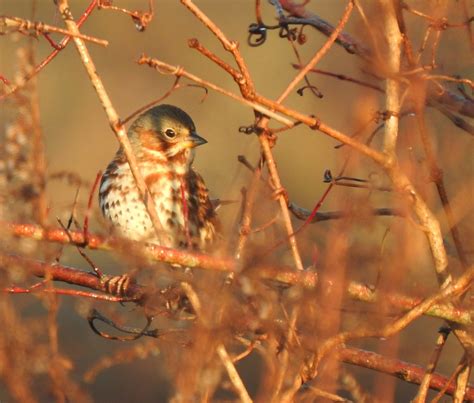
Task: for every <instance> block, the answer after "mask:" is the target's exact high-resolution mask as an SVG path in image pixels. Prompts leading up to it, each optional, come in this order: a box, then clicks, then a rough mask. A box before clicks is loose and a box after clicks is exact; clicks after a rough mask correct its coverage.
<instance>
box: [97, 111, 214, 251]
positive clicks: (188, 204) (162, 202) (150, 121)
mask: <svg viewBox="0 0 474 403" xmlns="http://www.w3.org/2000/svg"><path fill="white" fill-rule="evenodd" d="M127 136H128V139H129V141H130V144H131V147H132V151H133V153H134V155H135V157H136V160H137V165H138V168H139V170H140V172H141V174H142V176H143V179H144V181H145V183H146V185H147V187H148V189H149V191H150V194H151V197H152V199H153V202H154V205H155V209H156V212H157V215H158V218H159V220H160V222H161V225H162V227H163V228H162V229H163V231H162V232H163V233H162V234H161V236H160V237H159V238H158V237H157V235H156V232H155V229H154V226H153V224H152V221H151V219H150V216H149V215H148V212H147V209H146V207H145V205H144V204H143V201H142V198H141V196H140V193H139V190H138V188H137V186H136V184H135V180H134V178H133V175H132V172H131V170H130V166H129V164H128V162H127V159H126V156H125V153H124V150H123V147H122V146H120V147H119V149H118V151H117V153H116V154H115V157H114V158H113V159H112V161H111V162H110V163H109V164H108V166H107V168H106V170H105V171H104V174H103V175H102V178H101V182H100V187H99V205H100V209H101V211H102V214H103V216H104V217H105V218H106V219H107V220H108V221H110V222H111V223H112V228H113V231H116V232H118V234H119V235H120V236H122V237H125V238H128V239H130V240H133V241H140V242H147V243H152V244H158V245H160V246H165V247H169V248H179V249H191V250H196V251H207V250H209V248H210V247H211V246H212V244H213V243H214V241H215V239H216V233H217V227H218V220H217V216H216V212H215V210H214V207H213V204H212V203H211V201H210V199H209V191H208V189H207V187H206V185H205V183H204V180H203V178H202V176H201V175H199V173H198V172H197V171H196V170H195V169H194V168H193V166H192V164H193V161H194V155H195V148H196V147H198V146H201V145H203V144H206V143H207V141H206V140H205V139H204V138H203V137H201V136H200V135H198V134H197V132H196V127H195V125H194V122H193V120H192V119H191V117H190V116H189V115H188V114H187V113H186V112H184V111H183V110H182V109H180V108H178V107H176V106H173V105H167V104H162V105H158V106H155V107H153V108H150V109H148V110H147V111H145V112H144V113H142V114H141V115H140V116H139V117H138V118H137V119H136V120H135V121H134V122H133V123H132V124H131V126H130V128H129V129H128V131H127Z"/></svg>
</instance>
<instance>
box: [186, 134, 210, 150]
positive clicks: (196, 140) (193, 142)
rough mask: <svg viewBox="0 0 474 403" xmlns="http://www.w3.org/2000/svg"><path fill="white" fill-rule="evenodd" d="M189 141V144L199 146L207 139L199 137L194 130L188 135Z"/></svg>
mask: <svg viewBox="0 0 474 403" xmlns="http://www.w3.org/2000/svg"><path fill="white" fill-rule="evenodd" d="M189 141H190V143H191V144H190V146H191V147H197V146H201V145H203V144H206V143H207V140H206V139H205V138H203V137H201V136H200V135H199V134H197V133H196V132H192V133H191V135H190V136H189Z"/></svg>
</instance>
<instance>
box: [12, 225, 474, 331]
mask: <svg viewBox="0 0 474 403" xmlns="http://www.w3.org/2000/svg"><path fill="white" fill-rule="evenodd" d="M3 228H5V229H7V230H8V231H9V232H10V233H11V234H12V235H14V236H19V237H24V238H31V239H35V240H37V241H47V242H55V243H60V244H70V245H76V246H80V247H83V246H85V245H84V233H83V232H82V231H69V234H68V233H66V231H64V230H62V229H43V228H42V227H39V226H36V225H32V224H11V223H3ZM88 241H89V242H88V244H87V247H89V248H90V249H100V250H111V249H113V248H116V249H118V250H126V253H127V254H128V255H131V254H136V255H137V256H138V257H143V256H146V257H147V258H149V259H153V260H155V261H158V262H164V263H170V264H179V265H181V266H184V267H190V268H200V269H204V270H212V271H217V272H235V273H240V274H241V275H245V276H248V277H252V278H257V279H261V280H273V281H277V282H281V283H284V284H289V285H299V286H301V287H304V288H308V289H314V288H315V287H316V286H317V284H318V275H317V273H316V272H313V271H307V270H305V271H300V270H298V271H296V270H292V269H291V268H289V267H281V266H280V267H278V266H255V267H249V268H247V267H245V268H243V267H241V266H240V265H239V262H237V261H236V260H234V259H231V258H217V257H213V256H210V255H205V254H202V253H193V252H188V251H185V250H177V249H170V248H166V247H161V246H146V247H144V246H143V245H142V244H140V243H138V242H131V241H127V242H126V241H124V240H120V239H114V238H109V239H106V238H104V237H100V236H98V235H94V234H89V236H88ZM15 258H16V259H20V258H19V257H15ZM21 259H24V258H21ZM32 262H36V263H35V264H33V266H35V267H43V269H45V266H42V265H44V264H45V263H43V262H37V261H32ZM38 264H39V266H38ZM56 267H61V266H60V265H52V266H51V267H50V270H52V272H51V273H53V274H54V273H55V270H56V269H55V268H56ZM58 270H59V269H58ZM69 270H73V271H72V272H71V271H64V272H61V271H59V272H58V274H57V275H58V276H62V277H61V278H59V277H58V278H57V280H58V281H65V282H68V283H71V284H76V285H80V286H83V287H88V288H91V289H93V290H101V291H103V289H102V288H100V287H99V288H97V284H98V283H97V282H98V278H97V276H95V275H94V274H91V273H85V272H83V271H80V270H77V269H73V268H69ZM76 272H77V273H78V274H77V275H78V276H79V278H83V280H80V282H75V281H76V280H75V276H76ZM61 273H62V274H61ZM84 274H87V276H86V277H84ZM35 275H37V274H36V273H35ZM65 275H66V277H64V276H65ZM38 276H39V277H43V276H42V275H41V276H40V275H38ZM89 276H90V277H89ZM67 279H70V280H71V281H68V280H67ZM82 281H85V283H84V284H83V283H82ZM89 282H92V283H91V284H92V285H91V286H89V285H87V284H89ZM347 294H348V295H349V296H350V297H351V298H353V299H355V300H357V301H362V302H367V303H376V302H377V301H378V298H384V299H385V300H388V301H389V303H390V305H391V306H392V308H393V309H399V310H402V311H404V312H405V311H408V310H410V309H413V308H414V307H415V306H417V305H418V304H419V303H420V302H421V299H420V298H413V297H407V296H404V295H400V294H384V295H378V294H377V292H376V291H374V289H373V288H371V287H370V286H369V285H365V284H361V283H358V282H355V281H353V282H350V283H349V284H348V285H347ZM112 295H117V294H113V293H112ZM128 297H134V295H128ZM425 314H426V315H428V316H433V317H436V318H441V319H445V320H449V321H451V322H454V323H458V324H461V325H471V324H472V323H473V319H472V316H473V315H472V312H471V311H469V310H468V309H462V308H458V307H454V306H453V305H452V304H446V303H439V304H433V305H432V306H431V307H430V308H429V309H428V310H427V311H426V312H425Z"/></svg>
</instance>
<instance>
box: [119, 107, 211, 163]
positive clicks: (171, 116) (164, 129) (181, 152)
mask: <svg viewBox="0 0 474 403" xmlns="http://www.w3.org/2000/svg"><path fill="white" fill-rule="evenodd" d="M128 136H129V138H130V140H131V142H132V144H133V145H134V147H135V148H139V150H136V151H141V152H142V153H144V154H145V153H146V154H149V155H152V156H155V157H156V158H158V159H166V160H168V161H170V162H171V161H173V160H181V159H182V160H183V162H185V163H191V162H192V159H193V154H194V153H193V149H194V148H195V147H197V146H200V145H202V144H205V143H207V141H206V140H205V139H204V138H202V137H201V136H199V135H198V134H197V133H196V127H195V126H194V122H193V121H192V119H191V118H190V117H189V115H188V114H187V113H186V112H184V111H183V110H182V109H180V108H177V107H176V106H173V105H158V106H155V107H153V108H151V109H149V110H147V111H146V112H144V113H143V114H142V115H140V116H139V117H138V118H137V119H136V120H135V121H134V122H133V124H132V125H131V126H130V129H129V130H128Z"/></svg>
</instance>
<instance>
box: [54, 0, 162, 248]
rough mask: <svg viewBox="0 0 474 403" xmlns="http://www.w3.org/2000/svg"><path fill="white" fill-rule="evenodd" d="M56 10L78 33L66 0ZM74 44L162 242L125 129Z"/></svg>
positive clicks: (84, 52) (87, 58)
mask: <svg viewBox="0 0 474 403" xmlns="http://www.w3.org/2000/svg"><path fill="white" fill-rule="evenodd" d="M58 9H59V12H60V13H61V16H62V18H63V20H64V22H65V24H66V26H67V28H68V30H69V31H70V32H72V33H73V34H78V33H79V28H78V26H77V24H76V22H75V21H74V19H73V17H72V14H71V11H70V9H69V4H68V1H67V0H58ZM74 44H75V45H76V49H77V51H78V53H79V55H80V57H81V60H82V63H83V65H84V67H85V69H86V71H87V74H88V75H89V79H90V80H91V83H92V85H93V87H94V89H95V90H96V93H97V96H98V97H99V99H100V101H101V103H102V107H103V108H104V111H105V113H106V115H107V118H108V119H109V123H110V126H111V127H112V130H113V132H114V134H115V136H116V138H117V140H118V142H119V143H120V145H121V146H122V148H123V150H124V153H125V156H126V158H127V162H128V164H129V166H130V170H131V172H132V175H133V178H134V180H135V183H136V185H137V188H138V191H139V192H140V196H141V198H142V200H143V203H144V205H145V207H146V209H147V212H148V214H149V216H150V219H151V222H152V224H153V227H154V229H155V232H156V236H157V238H158V240H160V242H163V232H164V231H163V226H162V224H161V222H160V219H159V217H158V214H157V212H156V208H155V203H154V201H153V197H152V196H151V194H150V191H149V189H148V187H147V185H146V183H145V181H144V179H143V177H142V175H141V172H140V169H139V167H138V164H137V160H136V158H135V155H134V153H133V150H132V146H131V144H130V141H129V139H128V137H127V132H126V131H125V127H124V126H123V124H122V123H121V121H120V119H119V116H118V114H117V112H116V110H115V108H114V106H113V105H112V101H111V99H110V97H109V95H108V94H107V91H106V90H105V87H104V84H103V83H102V80H101V78H100V76H99V74H98V73H97V70H96V67H95V65H94V62H93V60H92V58H91V55H90V53H89V51H88V49H87V47H86V45H85V43H84V41H83V40H82V39H80V38H78V37H75V38H74Z"/></svg>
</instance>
